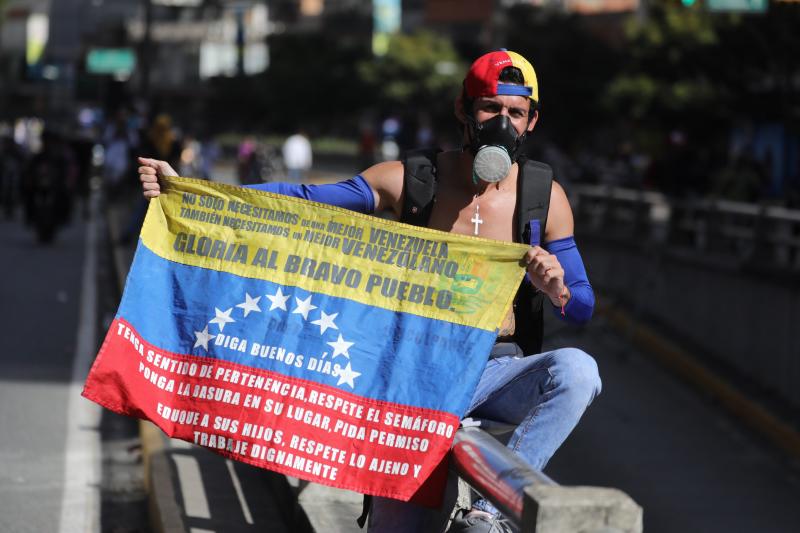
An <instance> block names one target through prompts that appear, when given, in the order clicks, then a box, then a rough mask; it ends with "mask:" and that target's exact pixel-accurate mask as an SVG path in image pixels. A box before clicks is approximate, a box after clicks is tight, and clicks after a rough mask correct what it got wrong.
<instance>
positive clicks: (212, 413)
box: [83, 319, 459, 504]
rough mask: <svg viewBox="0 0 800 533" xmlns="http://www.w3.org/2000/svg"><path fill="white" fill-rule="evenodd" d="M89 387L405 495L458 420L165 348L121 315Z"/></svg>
mask: <svg viewBox="0 0 800 533" xmlns="http://www.w3.org/2000/svg"><path fill="white" fill-rule="evenodd" d="M83 395H84V396H85V397H86V398H88V399H90V400H92V401H95V402H97V403H99V404H101V405H103V406H104V407H107V408H108V409H111V410H113V411H115V412H117V413H121V414H126V415H131V416H136V417H139V418H145V419H148V420H151V421H152V422H154V423H155V424H156V425H157V426H159V427H160V428H161V429H162V430H163V431H164V432H165V433H166V434H167V435H169V436H171V437H175V438H178V439H182V440H186V441H189V442H193V443H195V444H198V445H201V446H204V447H207V448H210V449H212V450H214V451H216V452H217V453H220V454H222V455H224V456H226V457H230V458H232V459H236V460H238V461H242V462H245V463H249V464H252V465H255V466H258V467H262V468H266V469H269V470H274V471H277V472H281V473H284V474H287V475H291V476H295V477H299V478H302V479H306V480H309V481H314V482H317V483H322V484H325V485H330V486H334V487H339V488H344V489H349V490H354V491H357V492H362V493H365V494H374V495H378V496H388V497H392V498H398V499H402V500H408V499H410V498H411V497H412V496H413V495H414V494H415V493H416V492H417V490H418V489H419V488H420V485H421V484H422V482H423V481H424V480H425V479H426V478H427V477H428V476H429V475H430V473H431V472H432V471H433V470H434V468H435V467H436V466H437V465H438V464H439V463H440V461H441V460H442V458H443V457H444V455H445V454H446V453H447V451H448V450H449V448H450V445H451V444H452V440H453V435H454V433H455V431H456V429H457V427H458V423H459V420H458V417H456V416H455V415H452V414H450V413H445V412H439V411H433V410H430V409H422V408H418V407H412V406H404V405H399V404H394V403H390V402H384V401H378V400H373V399H369V398H363V397H360V396H358V395H355V394H352V393H349V392H346V391H342V390H340V389H337V388H335V387H331V386H327V385H323V384H320V383H316V382H314V381H310V380H305V379H298V378H294V377H289V376H285V375H283V374H280V373H277V372H270V371H266V370H262V369H258V368H253V367H249V366H246V365H239V364H234V363H230V362H227V361H221V360H218V359H213V358H209V357H198V356H194V355H186V354H175V353H169V352H165V351H162V350H159V349H158V348H157V347H155V346H153V345H152V344H149V343H147V342H145V341H144V340H143V339H141V337H140V336H139V335H138V333H137V332H136V330H135V329H134V328H133V327H132V326H131V325H130V324H128V323H127V322H126V321H124V320H122V319H117V320H115V321H114V323H113V324H112V325H111V328H110V329H109V332H108V334H107V336H106V339H105V341H104V342H103V346H102V347H101V349H100V353H99V354H98V357H97V360H96V361H95V363H94V365H93V367H92V370H91V372H90V374H89V377H88V379H87V382H86V386H85V389H84V391H83ZM437 484H438V483H437ZM430 488H431V487H427V486H426V494H427V493H428V491H427V489H430ZM440 492H441V491H437V490H433V491H431V493H432V494H436V493H440ZM435 499H436V496H432V497H431V498H430V499H428V501H427V502H425V501H421V502H420V503H428V504H436V503H437V502H436V501H435ZM415 500H416V499H415Z"/></svg>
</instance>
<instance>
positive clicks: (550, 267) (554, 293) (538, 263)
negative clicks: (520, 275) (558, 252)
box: [523, 246, 569, 307]
mask: <svg viewBox="0 0 800 533" xmlns="http://www.w3.org/2000/svg"><path fill="white" fill-rule="evenodd" d="M523 262H524V263H525V264H526V265H527V269H528V277H529V278H530V280H531V283H533V286H534V287H536V288H537V289H539V290H540V291H542V292H543V293H545V294H546V295H547V297H548V298H550V301H551V302H553V305H555V306H556V307H562V306H563V305H566V303H567V300H568V299H569V290H568V289H567V287H566V285H564V269H563V268H562V267H561V263H559V261H558V257H556V256H555V255H553V254H551V253H549V252H548V251H547V250H545V249H544V248H541V247H540V246H534V247H533V248H531V249H530V250H528V253H526V254H525V257H524V258H523Z"/></svg>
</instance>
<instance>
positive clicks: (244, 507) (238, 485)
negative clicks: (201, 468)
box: [225, 459, 254, 524]
mask: <svg viewBox="0 0 800 533" xmlns="http://www.w3.org/2000/svg"><path fill="white" fill-rule="evenodd" d="M225 464H226V465H227V466H228V472H229V473H230V474H231V481H233V488H234V489H236V495H237V496H238V497H239V504H240V505H241V506H242V513H244V519H245V522H247V523H248V524H253V523H254V522H253V515H252V514H250V507H249V506H248V505H247V500H245V499H244V491H243V490H242V483H241V482H240V481H239V476H238V475H237V474H236V469H235V468H234V467H233V461H231V460H230V459H225Z"/></svg>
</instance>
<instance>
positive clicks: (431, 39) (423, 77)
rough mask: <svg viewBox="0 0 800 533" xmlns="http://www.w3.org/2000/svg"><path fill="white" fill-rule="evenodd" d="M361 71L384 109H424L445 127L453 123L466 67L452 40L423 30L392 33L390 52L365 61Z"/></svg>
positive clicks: (360, 67) (360, 68) (438, 123)
mask: <svg viewBox="0 0 800 533" xmlns="http://www.w3.org/2000/svg"><path fill="white" fill-rule="evenodd" d="M358 71H359V73H360V75H361V78H362V79H363V80H364V82H365V83H366V84H367V85H368V86H369V87H370V90H371V91H372V92H374V93H375V94H376V95H377V99H378V101H377V103H378V105H379V106H380V107H381V108H383V109H384V110H401V109H403V110H406V111H408V110H411V111H416V110H424V111H425V112H426V113H428V114H429V115H430V116H431V117H432V118H433V119H434V121H435V123H436V124H437V125H439V127H440V128H443V127H445V126H446V125H449V124H451V123H452V122H453V118H452V113H453V100H454V99H455V97H456V96H457V94H458V91H459V90H460V87H461V80H462V79H463V78H464V73H465V72H466V67H465V65H464V63H463V61H462V60H461V58H460V57H459V56H458V53H457V52H456V50H455V48H453V45H452V43H451V42H450V41H449V40H448V39H445V38H444V37H441V36H438V35H436V34H434V33H431V32H429V31H421V32H417V33H414V34H410V35H403V34H398V35H394V36H392V37H391V39H390V40H389V49H388V52H387V53H386V55H385V56H382V57H377V58H370V59H367V60H364V61H362V62H361V63H360V64H359V66H358Z"/></svg>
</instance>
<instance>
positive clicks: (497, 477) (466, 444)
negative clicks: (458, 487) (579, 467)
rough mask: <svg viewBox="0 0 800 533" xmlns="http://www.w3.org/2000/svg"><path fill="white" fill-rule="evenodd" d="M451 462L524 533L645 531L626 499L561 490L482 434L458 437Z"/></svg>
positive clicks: (612, 493)
mask: <svg viewBox="0 0 800 533" xmlns="http://www.w3.org/2000/svg"><path fill="white" fill-rule="evenodd" d="M451 461H452V464H453V467H454V469H455V470H456V472H457V473H458V474H459V476H460V477H461V478H462V479H463V480H464V481H466V482H467V483H468V484H469V485H470V486H471V487H472V488H473V489H474V490H475V491H476V492H478V493H479V494H481V496H483V497H484V498H486V499H487V500H489V501H490V502H492V504H493V505H494V506H495V507H496V508H497V509H498V510H499V511H500V512H501V513H503V515H504V516H505V517H506V518H508V520H509V521H510V522H511V523H513V524H514V526H516V528H518V529H519V530H520V531H521V532H522V533H574V532H575V531H582V532H584V533H601V532H602V533H641V531H642V508H641V507H639V506H638V505H637V504H636V503H635V502H634V501H633V500H632V499H631V498H630V497H629V496H628V495H626V494H625V493H623V492H621V491H619V490H616V489H609V488H601V487H561V486H559V485H558V484H557V483H556V482H555V481H553V480H552V479H550V478H549V477H548V476H546V475H545V474H543V473H541V472H538V471H536V470H534V469H532V468H531V467H530V466H528V464H527V463H525V462H524V461H523V460H522V459H521V458H520V457H519V456H518V455H516V454H515V453H513V452H511V450H509V449H508V448H506V447H505V446H503V445H502V444H501V443H500V442H499V441H497V440H496V439H495V438H494V437H492V436H491V435H490V434H488V433H486V432H485V431H483V430H482V429H480V428H477V427H462V428H461V429H459V430H458V431H457V432H456V436H455V440H454V442H453V448H452V450H451Z"/></svg>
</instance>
